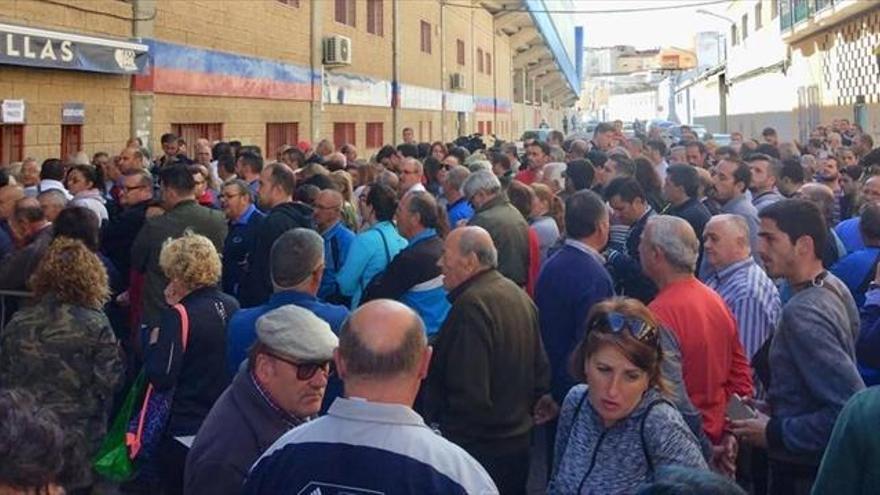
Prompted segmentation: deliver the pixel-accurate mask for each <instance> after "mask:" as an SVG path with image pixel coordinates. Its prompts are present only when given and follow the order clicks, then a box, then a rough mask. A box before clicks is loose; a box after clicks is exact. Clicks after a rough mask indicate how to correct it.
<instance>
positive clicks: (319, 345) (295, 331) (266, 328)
mask: <svg viewBox="0 0 880 495" xmlns="http://www.w3.org/2000/svg"><path fill="white" fill-rule="evenodd" d="M257 339H259V341H260V342H262V343H263V344H265V345H266V346H267V347H269V348H270V349H272V350H273V351H275V352H277V353H279V354H283V355H285V356H289V357H291V358H293V359H296V360H298V361H304V362H321V361H329V360H331V359H333V350H334V349H336V347H337V346H339V339H338V338H336V335H334V334H333V332H332V331H331V330H330V325H328V324H327V322H325V321H324V320H322V319H320V318H318V317H317V316H315V314H314V313H312V312H311V311H309V310H307V309H304V308H300V307H299V306H294V305H293V304H288V305H286V306H281V307H280V308H278V309H275V310H272V311H270V312H268V313H266V314H264V315H263V316H261V317H260V318H259V319H258V320H257Z"/></svg>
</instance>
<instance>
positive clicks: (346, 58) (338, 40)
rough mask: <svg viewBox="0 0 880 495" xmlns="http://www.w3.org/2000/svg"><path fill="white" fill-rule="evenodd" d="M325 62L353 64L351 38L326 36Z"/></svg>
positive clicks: (330, 63)
mask: <svg viewBox="0 0 880 495" xmlns="http://www.w3.org/2000/svg"><path fill="white" fill-rule="evenodd" d="M324 63H325V64H328V65H351V38H346V37H345V36H330V37H327V38H324Z"/></svg>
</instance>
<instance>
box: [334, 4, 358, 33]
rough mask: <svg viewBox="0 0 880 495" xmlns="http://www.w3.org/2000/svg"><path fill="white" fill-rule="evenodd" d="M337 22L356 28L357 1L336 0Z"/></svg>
mask: <svg viewBox="0 0 880 495" xmlns="http://www.w3.org/2000/svg"><path fill="white" fill-rule="evenodd" d="M336 22H340V23H342V24H347V25H349V26H351V27H355V26H356V24H357V23H356V22H355V0H336Z"/></svg>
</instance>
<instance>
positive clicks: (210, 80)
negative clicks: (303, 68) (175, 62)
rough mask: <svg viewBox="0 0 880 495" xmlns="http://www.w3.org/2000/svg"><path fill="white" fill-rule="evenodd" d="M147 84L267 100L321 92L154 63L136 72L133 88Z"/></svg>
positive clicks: (158, 90)
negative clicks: (146, 72) (146, 71)
mask: <svg viewBox="0 0 880 495" xmlns="http://www.w3.org/2000/svg"><path fill="white" fill-rule="evenodd" d="M150 79H151V80H152V81H151V82H152V84H150ZM139 80H140V81H139ZM150 86H152V88H151V89H152V91H154V92H156V93H168V94H182V95H205V96H230V97H241V98H262V99H269V100H305V101H310V100H311V99H312V95H313V94H314V95H315V98H316V99H317V98H320V94H321V91H320V87H315V88H314V91H313V88H312V85H310V84H308V83H287V82H281V81H272V80H268V79H252V78H245V77H238V76H230V75H223V74H208V73H204V72H192V71H186V70H178V69H167V68H162V67H153V68H152V73H151V74H149V75H147V76H138V77H137V78H136V79H135V89H136V90H138V91H149V90H150Z"/></svg>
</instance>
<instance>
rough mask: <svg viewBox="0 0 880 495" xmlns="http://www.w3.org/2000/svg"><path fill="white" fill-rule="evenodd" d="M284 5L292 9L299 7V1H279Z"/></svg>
mask: <svg viewBox="0 0 880 495" xmlns="http://www.w3.org/2000/svg"><path fill="white" fill-rule="evenodd" d="M278 1H279V2H281V3H283V4H284V5H289V6H291V7H299V0H278Z"/></svg>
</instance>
